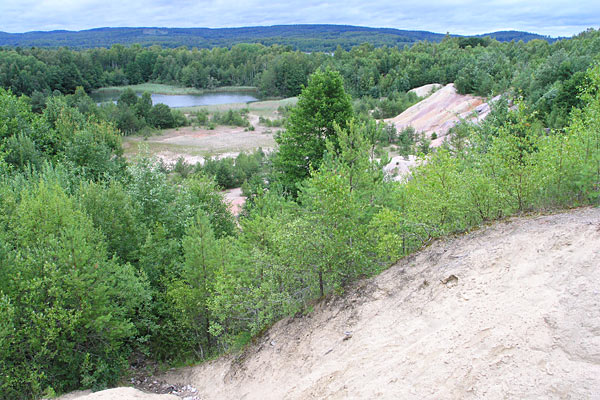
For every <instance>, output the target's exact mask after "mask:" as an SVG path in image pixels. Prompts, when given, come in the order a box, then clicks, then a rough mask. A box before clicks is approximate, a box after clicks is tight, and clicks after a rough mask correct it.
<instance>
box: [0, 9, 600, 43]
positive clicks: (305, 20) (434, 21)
mask: <svg viewBox="0 0 600 400" xmlns="http://www.w3.org/2000/svg"><path fill="white" fill-rule="evenodd" d="M280 24H347V25H360V26H370V27H386V28H397V29H410V30H427V31H433V32H439V33H446V32H450V33H455V34H476V33H487V32H493V31H499V30H521V31H529V32H535V33H540V34H543V35H551V36H571V35H573V34H576V33H579V32H581V31H583V30H585V29H587V28H590V27H593V28H596V29H598V27H599V26H600V0H570V1H564V0H562V1H558V0H545V1H539V0H428V1H419V0H416V1H415V0H412V1H404V0H371V1H368V0H344V1H341V0H330V1H327V0H289V1H286V2H281V1H272V0H246V1H244V0H240V1H234V0H0V31H4V32H27V31H33V30H42V31H46V30H55V29H67V30H82V29H90V28H98V27H106V26H110V27H124V26H127V27H135V26H152V27H155V26H156V27H181V28H189V27H207V28H222V27H238V26H261V25H280Z"/></svg>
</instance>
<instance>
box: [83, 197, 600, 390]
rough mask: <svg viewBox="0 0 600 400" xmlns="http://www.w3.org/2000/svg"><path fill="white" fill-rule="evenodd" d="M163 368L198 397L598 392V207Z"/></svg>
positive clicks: (466, 243) (488, 241) (491, 233)
mask: <svg viewBox="0 0 600 400" xmlns="http://www.w3.org/2000/svg"><path fill="white" fill-rule="evenodd" d="M345 339H346V340H345ZM161 379H165V380H166V381H168V382H170V383H182V384H191V385H193V386H194V387H195V388H197V389H198V390H199V393H198V396H199V398H200V399H325V398H326V399H372V398H383V399H553V398H555V399H559V398H561V399H564V398H572V399H599V398H600V209H597V208H596V209H592V208H586V209H579V210H575V211H571V212H567V213H563V214H558V215H552V216H541V217H529V218H521V219H513V220H510V221H507V222H498V223H496V224H494V225H492V226H491V227H487V228H483V229H481V230H479V231H476V232H474V233H472V234H468V235H465V236H462V237H458V238H453V239H447V240H440V241H438V242H436V243H434V244H433V245H431V246H430V247H429V248H427V249H425V250H424V251H422V252H419V253H418V254H416V255H414V256H412V257H409V258H408V259H406V260H404V261H402V262H400V263H399V264H398V265H396V266H394V267H392V268H390V269H389V270H387V271H386V272H384V273H382V274H381V275H379V276H377V277H375V278H373V279H370V280H366V281H364V282H361V283H359V284H357V285H356V286H355V287H354V288H351V289H349V290H348V294H347V295H346V296H345V297H343V298H333V299H329V300H328V301H324V302H322V303H321V304H319V305H317V306H316V308H315V310H314V311H313V312H312V313H310V314H309V315H308V316H305V317H299V318H288V319H285V320H283V321H280V322H278V323H276V324H275V325H274V326H273V327H272V328H271V329H270V330H269V331H268V332H267V333H266V334H265V335H264V336H263V337H262V338H260V339H259V341H258V342H257V343H256V344H255V345H253V346H252V347H251V348H249V349H248V350H247V351H246V352H245V353H244V354H242V355H238V356H228V357H223V358H221V359H218V360H215V361H212V362H208V363H205V364H203V365H200V366H197V367H192V368H186V369H182V370H176V371H172V372H170V373H168V374H166V375H165V376H164V377H161ZM86 400H87V399H86Z"/></svg>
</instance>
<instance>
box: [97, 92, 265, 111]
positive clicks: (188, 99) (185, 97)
mask: <svg viewBox="0 0 600 400" xmlns="http://www.w3.org/2000/svg"><path fill="white" fill-rule="evenodd" d="M120 94H121V93H120V92H119V91H111V92H107V91H104V92H100V93H98V92H96V93H92V94H91V97H92V99H94V100H95V101H97V102H99V103H106V102H109V101H113V102H116V101H117V99H118V98H119V95H120ZM137 95H138V96H141V95H142V94H141V93H138V94H137ZM255 95H256V92H251V91H246V92H206V93H203V94H157V93H153V94H152V104H158V103H162V104H166V105H168V106H169V107H171V108H177V107H194V106H212V105H217V104H230V103H249V102H251V101H257V100H258V98H257V97H256V96H255Z"/></svg>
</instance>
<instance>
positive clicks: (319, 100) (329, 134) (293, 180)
mask: <svg viewBox="0 0 600 400" xmlns="http://www.w3.org/2000/svg"><path fill="white" fill-rule="evenodd" d="M352 115H353V111H352V103H351V101H350V96H349V95H348V94H346V91H345V90H344V82H343V80H342V76H341V75H340V73H339V72H337V71H334V70H332V69H330V68H326V69H324V70H317V71H316V72H315V73H314V74H312V75H311V77H310V78H309V81H308V86H307V87H305V88H304V89H303V90H302V93H301V94H300V96H299V98H298V104H297V105H296V107H294V108H293V109H292V111H291V113H290V117H289V119H288V123H287V125H286V130H285V131H284V132H282V133H281V134H280V135H279V136H278V137H277V138H276V141H277V144H279V153H278V155H277V157H276V159H275V166H276V168H277V169H278V171H279V172H280V173H281V182H282V184H283V186H284V187H285V188H286V189H287V190H289V191H290V192H292V193H295V192H296V184H297V183H299V182H301V181H302V180H304V179H305V178H307V177H308V176H309V175H310V169H311V168H314V169H317V168H318V167H319V166H320V164H321V161H322V159H323V154H324V152H325V143H326V142H327V140H330V141H332V142H333V143H334V145H335V146H337V139H336V131H335V129H334V126H335V125H336V124H337V125H338V126H339V127H340V128H342V129H344V128H345V127H346V124H347V121H349V120H350V119H351V118H352Z"/></svg>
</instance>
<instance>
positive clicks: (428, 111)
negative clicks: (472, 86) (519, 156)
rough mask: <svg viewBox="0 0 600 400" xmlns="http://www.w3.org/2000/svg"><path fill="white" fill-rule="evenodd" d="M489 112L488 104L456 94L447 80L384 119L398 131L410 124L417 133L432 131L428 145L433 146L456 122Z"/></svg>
mask: <svg viewBox="0 0 600 400" xmlns="http://www.w3.org/2000/svg"><path fill="white" fill-rule="evenodd" d="M433 88H434V86H432V85H425V86H422V87H421V88H416V89H413V90H415V92H416V93H429V91H431V90H432V89H433ZM489 111H490V108H489V106H488V104H487V103H485V102H484V100H483V99H482V98H481V97H475V96H471V95H463V94H458V93H457V92H456V89H455V88H454V84H453V83H450V84H448V85H446V86H444V87H443V88H441V89H439V90H437V91H436V92H434V93H433V94H432V95H431V96H429V97H427V98H426V99H424V100H422V101H420V102H419V103H417V104H415V105H414V106H412V107H410V108H408V109H406V110H405V111H404V112H403V113H402V114H400V115H398V116H397V117H394V118H389V119H386V120H385V121H386V122H388V123H392V124H394V125H395V126H396V129H397V130H398V131H401V130H402V129H404V128H406V127H407V126H412V127H413V128H415V130H416V131H417V132H424V133H425V134H426V135H427V137H431V134H432V133H434V132H435V133H436V135H437V139H435V140H433V141H432V143H431V145H432V146H433V147H437V146H439V145H441V144H442V142H443V141H444V137H445V136H446V134H447V133H448V130H450V128H452V127H453V126H454V125H456V123H457V122H458V121H460V120H461V119H469V120H475V121H477V120H481V119H483V118H485V116H486V115H487V114H488V113H489Z"/></svg>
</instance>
